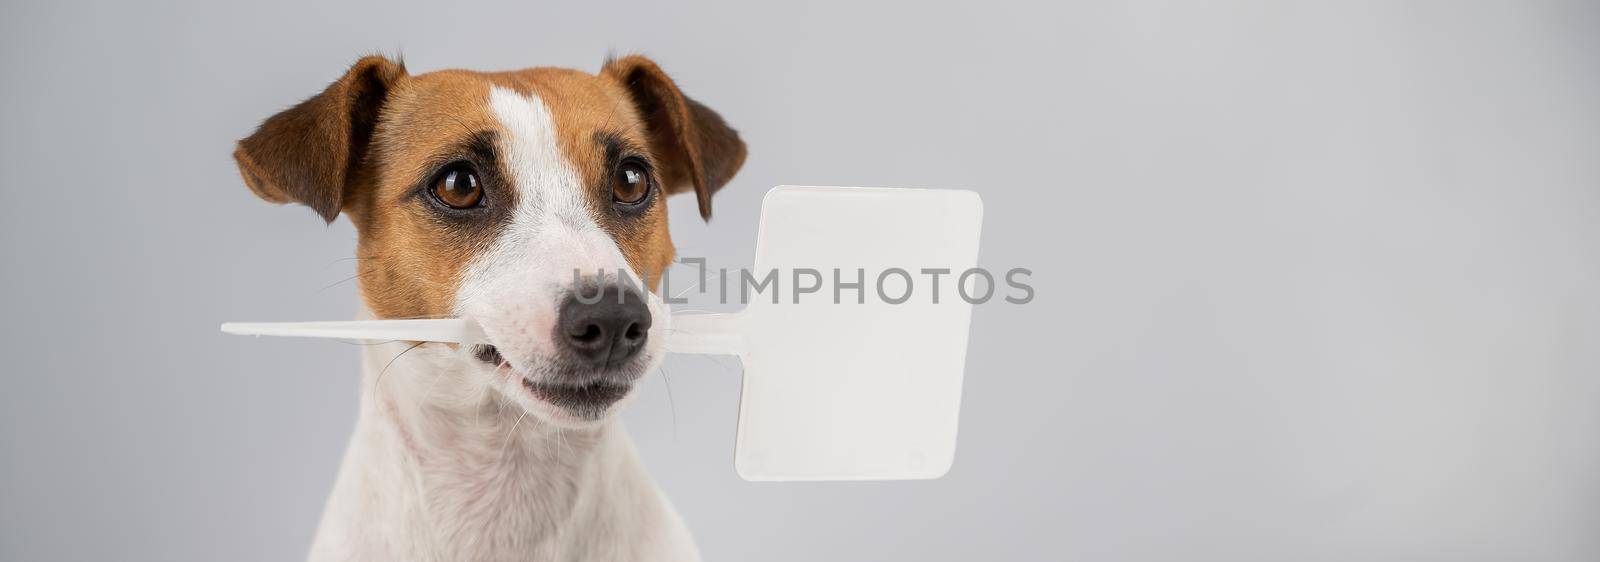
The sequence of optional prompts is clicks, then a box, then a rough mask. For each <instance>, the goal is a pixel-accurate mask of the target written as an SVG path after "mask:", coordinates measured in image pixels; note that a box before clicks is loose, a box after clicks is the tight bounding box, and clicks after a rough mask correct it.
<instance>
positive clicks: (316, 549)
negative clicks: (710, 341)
mask: <svg viewBox="0 0 1600 562" xmlns="http://www.w3.org/2000/svg"><path fill="white" fill-rule="evenodd" d="M491 108H492V109H493V112H494V114H495V116H496V117H497V118H498V119H499V120H500V122H501V124H502V125H503V127H504V132H505V133H507V137H508V138H505V139H503V143H504V145H503V146H502V149H503V152H504V153H505V154H506V162H505V164H506V168H507V170H508V171H509V173H511V174H512V175H513V176H514V177H513V181H515V183H516V184H517V189H518V190H519V194H520V200H519V204H518V208H517V209H516V211H515V218H514V219H513V220H512V221H511V224H510V225H508V227H507V229H506V231H505V232H502V233H501V234H500V237H499V238H498V239H497V240H496V241H495V243H494V245H493V247H492V248H491V249H490V250H489V251H488V252H486V253H485V254H483V255H482V256H480V257H479V259H477V260H476V261H474V262H473V263H472V264H471V265H470V266H469V267H468V269H467V271H466V272H465V273H464V275H463V282H462V285H461V287H460V290H459V292H458V293H459V294H458V298H457V308H458V312H459V313H460V314H462V315H464V316H467V317H472V318H475V319H477V320H478V321H479V322H480V323H481V324H482V325H483V327H484V329H485V332H486V333H487V334H488V336H489V337H490V339H491V341H493V342H494V343H495V345H496V347H497V348H499V350H500V352H501V354H502V355H503V356H504V357H505V359H506V361H507V362H508V363H509V364H510V368H504V367H502V368H499V369H496V368H492V367H490V366H488V365H485V364H483V363H482V362H481V361H479V360H477V359H475V358H473V357H472V356H471V355H470V351H469V350H466V349H451V348H450V347H448V346H445V345H443V344H424V345H422V346H420V347H417V348H416V349H411V350H409V351H408V350H407V349H408V348H409V347H410V344H405V343H388V344H384V345H377V346H372V347H369V348H367V349H366V350H365V355H364V357H363V365H364V368H363V370H364V375H363V377H362V398H361V413H360V416H359V418H358V419H357V421H356V428H355V435H354V436H353V437H352V439H351V441H350V446H349V449H348V450H347V451H346V453H345V459H344V465H343V467H342V468H341V469H340V471H339V477H338V481H337V483H336V484H335V485H334V490H333V493H332V495H331V497H329V499H328V504H327V508H326V510H325V512H324V514H323V519H322V525H321V527H320V528H319V529H318V531H317V536H316V540H315V541H314V542H313V545H312V549H311V556H310V559H311V560H314V561H322V560H402V561H456V560H474V561H479V560H482V561H499V560H584V561H588V560H630V561H633V560H661V561H689V560H698V559H699V553H698V552H697V550H696V549H695V546H694V542H693V540H692V539H691V538H690V535H689V532H688V529H687V528H686V527H685V526H684V524H683V522H682V521H681V520H680V519H679V518H678V516H677V514H676V512H675V511H673V509H672V507H671V505H670V504H669V503H668V502H667V500H666V498H665V497H664V496H663V495H662V494H661V493H660V491H659V490H658V489H657V488H656V486H655V484H654V483H653V482H652V481H651V479H650V477H649V475H648V474H646V473H645V471H644V469H643V467H642V466H641V465H640V463H639V461H638V458H637V456H636V455H635V453H634V449H633V445H632V443H631V442H630V441H629V440H628V436H627V434H626V432H625V431H624V430H623V428H622V425H621V423H620V422H619V421H617V420H616V419H615V417H614V416H611V415H608V416H606V417H605V418H603V419H600V420H597V421H591V420H580V419H574V418H572V417H570V416H567V415H565V413H564V412H563V411H562V410H560V409H559V408H557V407H555V406H554V405H551V404H547V403H544V402H543V401H540V400H537V399H535V398H534V397H533V395H532V394H531V393H529V392H527V391H526V389H524V388H523V386H522V384H521V380H520V379H521V377H524V376H527V377H530V378H539V377H547V376H550V373H549V371H548V368H547V367H546V365H547V364H548V361H547V360H546V358H547V357H548V356H549V354H550V352H551V349H552V346H553V345H554V342H553V341H552V339H551V337H550V335H551V333H552V328H553V322H554V318H555V316H556V311H557V308H556V307H557V306H558V305H559V298H560V296H561V291H562V289H563V288H564V287H567V286H570V285H571V283H572V275H573V274H572V272H573V270H574V269H575V268H577V269H579V270H582V271H588V272H594V271H596V270H602V269H603V270H606V271H609V272H611V273H612V274H613V275H615V274H616V272H617V271H619V270H622V271H626V270H627V263H626V261H625V260H624V259H623V257H622V254H621V251H620V250H619V249H618V248H617V246H616V243H615V242H614V241H613V240H612V239H611V238H610V237H609V236H607V235H606V233H605V231H604V230H602V229H601V228H600V227H599V226H598V225H596V223H595V221H594V219H593V218H592V217H591V216H590V215H589V211H588V210H587V209H588V207H587V206H586V204H585V201H584V200H583V194H582V192H581V186H582V184H581V182H580V181H579V179H578V177H577V174H576V173H575V172H574V171H573V167H572V166H571V165H570V163H568V162H566V160H565V159H564V158H563V156H562V154H561V152H560V150H559V149H558V148H557V146H556V144H555V138H556V137H555V127H554V124H553V122H552V120H551V118H550V114H549V112H548V110H547V109H546V108H545V107H544V104H543V103H542V102H541V101H540V100H539V99H538V98H537V97H527V96H522V95H520V94H516V93H514V92H510V91H508V90H502V89H498V88H497V89H495V90H493V92H492V94H491ZM649 306H650V309H651V311H650V312H651V314H652V316H653V317H654V318H655V319H656V320H657V321H656V322H655V323H654V325H653V326H652V328H651V330H650V335H649V340H648V341H649V343H648V344H647V347H646V349H645V350H643V351H642V352H641V354H642V355H643V358H642V361H641V363H643V364H645V365H648V366H649V367H650V368H653V367H654V366H655V365H656V364H657V363H658V362H659V358H660V356H661V348H660V346H661V344H660V341H661V339H662V338H663V337H664V331H665V330H666V325H667V322H666V320H667V318H668V316H667V314H666V310H665V306H664V305H663V304H661V303H660V301H659V300H658V299H650V305H649ZM613 408H615V406H613Z"/></svg>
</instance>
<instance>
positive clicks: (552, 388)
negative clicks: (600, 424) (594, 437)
mask: <svg viewBox="0 0 1600 562" xmlns="http://www.w3.org/2000/svg"><path fill="white" fill-rule="evenodd" d="M522 386H523V387H524V388H527V389H528V391H529V392H532V393H533V395H534V396H535V397H537V398H538V399H540V400H543V401H545V402H549V403H551V404H555V405H556V406H560V407H562V408H565V409H567V410H569V411H572V412H575V413H579V414H585V413H600V412H603V411H604V410H605V409H606V408H609V407H611V405H612V404H615V403H616V402H617V401H618V400H621V399H622V397H624V396H627V395H628V391H629V390H630V389H632V388H633V385H629V384H617V383H609V382H596V383H590V384H580V385H568V384H551V383H542V382H533V381H530V380H528V379H522Z"/></svg>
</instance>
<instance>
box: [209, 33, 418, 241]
mask: <svg viewBox="0 0 1600 562" xmlns="http://www.w3.org/2000/svg"><path fill="white" fill-rule="evenodd" d="M405 74H406V69H405V65H404V64H402V63H396V62H394V61H391V60H389V59H386V58H384V57H380V56H369V57H364V58H362V59H361V60H358V61H356V63H355V64H354V65H351V66H350V70H349V71H348V72H346V73H345V75H344V76H343V77H342V78H339V80H337V81H335V82H334V83H333V84H330V85H329V86H328V89H326V90H323V92H322V93H320V94H317V95H316V96H313V97H312V98H311V99H308V100H305V101H303V102H300V104H299V105H296V106H294V107H291V108H289V109H286V110H284V111H283V112H282V113H279V114H277V115H274V116H272V117H271V118H269V119H267V120H266V121H265V122H263V123H262V124H261V126H260V127H259V128H257V129H256V132H255V134H252V135H250V136H249V137H247V138H245V139H244V140H241V141H239V147H238V148H237V149H236V150H234V151H233V158H234V160H235V161H237V162H238V163H239V174H240V175H242V176H244V183H245V184H246V185H249V186H250V190H251V191H254V192H255V194H256V195H258V196H260V197H261V198H262V199H266V200H267V201H271V202H273V203H301V204H304V205H305V206H307V207H311V208H312V210H315V211H316V212H317V214H319V215H322V218H323V219H324V220H326V221H328V222H330V223H331V222H333V219H335V218H338V216H339V210H340V209H341V208H342V207H343V205H344V202H345V200H346V199H345V197H346V189H348V188H349V184H350V182H351V180H352V179H353V178H352V176H354V174H355V171H356V167H357V166H359V165H360V164H361V161H362V158H363V157H364V156H365V155H366V150H367V145H368V143H369V141H371V139H372V128H373V126H374V125H376V124H377V121H378V111H379V109H380V108H382V107H383V101H384V99H385V98H386V97H388V95H389V90H390V88H392V87H393V86H394V84H395V82H396V81H397V80H399V79H400V78H401V77H403V76H405Z"/></svg>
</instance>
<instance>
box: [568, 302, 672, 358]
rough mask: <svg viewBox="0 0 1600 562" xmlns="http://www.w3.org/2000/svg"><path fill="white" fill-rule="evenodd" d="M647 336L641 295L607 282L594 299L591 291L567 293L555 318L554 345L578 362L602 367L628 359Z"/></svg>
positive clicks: (647, 316) (646, 314)
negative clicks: (579, 293)
mask: <svg viewBox="0 0 1600 562" xmlns="http://www.w3.org/2000/svg"><path fill="white" fill-rule="evenodd" d="M649 335H650V309H649V308H648V307H646V306H645V302H644V295H642V294H640V293H639V290H638V289H635V288H633V287H630V286H626V285H607V286H606V287H605V288H604V289H602V290H601V291H600V295H599V296H598V300H596V296H595V295H594V293H593V290H590V292H587V293H585V294H583V295H581V296H580V295H577V294H571V295H567V299H566V301H565V302H562V303H561V313H560V316H558V317H557V319H556V334H555V336H556V344H557V345H560V346H562V347H565V348H566V349H567V351H569V352H570V353H571V355H572V357H573V359H576V360H578V361H582V362H587V363H589V364H591V365H592V366H594V367H596V368H606V367H610V366H613V365H618V364H621V363H622V362H624V361H627V360H629V359H632V358H633V356H634V355H637V354H638V353H639V350H640V349H643V348H644V342H645V339H646V338H648V337H649Z"/></svg>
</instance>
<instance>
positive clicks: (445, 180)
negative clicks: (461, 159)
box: [433, 166, 483, 209]
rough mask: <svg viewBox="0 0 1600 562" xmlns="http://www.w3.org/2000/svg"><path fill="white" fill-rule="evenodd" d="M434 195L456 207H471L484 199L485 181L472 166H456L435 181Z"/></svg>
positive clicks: (441, 201) (446, 203)
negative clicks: (479, 177)
mask: <svg viewBox="0 0 1600 562" xmlns="http://www.w3.org/2000/svg"><path fill="white" fill-rule="evenodd" d="M433 197H434V198H435V199H438V200H439V202H440V203H444V204H445V205H449V206H450V207H451V208H454V209H470V208H472V207H476V206H478V203H481V202H482V201H483V182H480V181H478V174H477V173H476V172H473V171H472V168H468V167H466V166H455V167H452V168H450V169H449V170H445V172H444V174H443V175H441V176H439V179H437V180H434V181H433Z"/></svg>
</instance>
